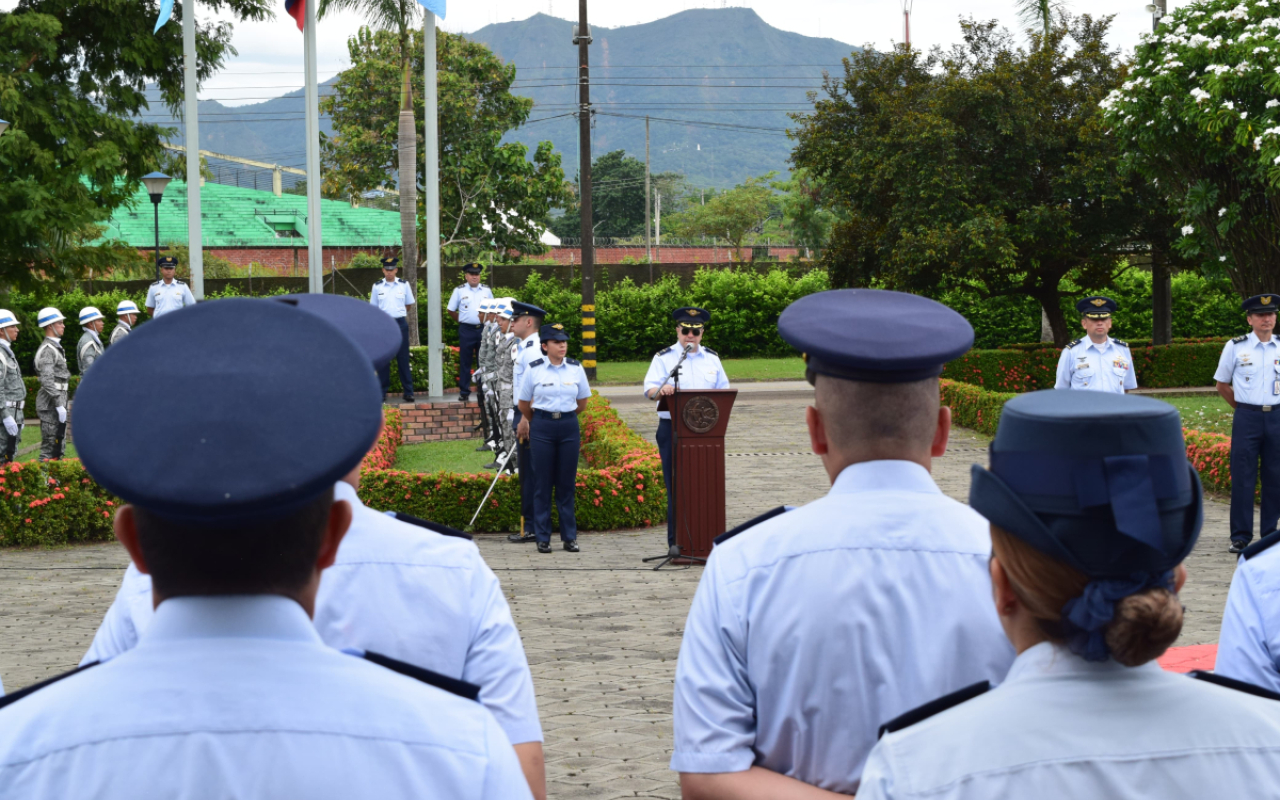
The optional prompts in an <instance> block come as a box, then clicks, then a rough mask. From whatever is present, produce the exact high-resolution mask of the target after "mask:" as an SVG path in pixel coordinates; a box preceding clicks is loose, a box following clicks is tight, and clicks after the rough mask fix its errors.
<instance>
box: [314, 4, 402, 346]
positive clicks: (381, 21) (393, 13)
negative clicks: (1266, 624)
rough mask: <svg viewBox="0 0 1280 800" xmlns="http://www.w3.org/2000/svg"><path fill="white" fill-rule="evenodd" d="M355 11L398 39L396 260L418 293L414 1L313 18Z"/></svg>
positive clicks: (335, 7)
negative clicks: (412, 42) (412, 50)
mask: <svg viewBox="0 0 1280 800" xmlns="http://www.w3.org/2000/svg"><path fill="white" fill-rule="evenodd" d="M330 10H332V11H357V12H359V13H361V14H363V15H364V17H365V19H367V20H368V21H369V24H370V25H371V26H373V27H375V28H381V29H382V30H387V31H392V32H394V33H395V34H396V35H397V36H398V38H399V39H400V67H401V72H402V73H403V75H404V81H403V83H402V85H401V87H400V118H399V127H398V137H397V142H396V151H397V168H398V175H399V184H400V186H399V189H400V260H401V261H402V262H403V267H404V273H403V274H404V279H405V280H406V281H408V283H409V286H411V287H413V291H414V292H415V293H416V292H417V291H418V287H417V284H418V131H417V125H416V124H415V120H414V118H413V92H412V89H411V88H410V82H409V76H410V73H409V66H410V63H411V61H412V59H411V55H412V54H411V53H410V35H409V32H410V31H411V30H412V29H413V28H414V25H415V24H416V22H417V17H418V13H419V12H418V3H417V2H416V0H320V5H319V7H318V8H317V9H316V16H317V17H318V18H320V19H323V18H324V15H325V14H326V13H327V12H328V11H330ZM408 323H409V343H410V344H414V345H416V344H418V316H417V315H416V314H410V315H409V319H408Z"/></svg>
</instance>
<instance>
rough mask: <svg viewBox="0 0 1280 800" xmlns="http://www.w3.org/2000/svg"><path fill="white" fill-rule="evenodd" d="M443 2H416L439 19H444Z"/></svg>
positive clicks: (432, 0) (438, 0)
mask: <svg viewBox="0 0 1280 800" xmlns="http://www.w3.org/2000/svg"><path fill="white" fill-rule="evenodd" d="M444 2H445V0H418V5H420V6H422V7H423V8H425V9H426V10H428V11H430V12H431V13H432V14H435V15H436V16H437V17H439V18H440V19H444Z"/></svg>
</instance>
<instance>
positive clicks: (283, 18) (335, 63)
mask: <svg viewBox="0 0 1280 800" xmlns="http://www.w3.org/2000/svg"><path fill="white" fill-rule="evenodd" d="M912 1H913V2H914V9H913V12H912V23H911V31H912V33H911V37H912V42H913V43H914V44H915V45H916V46H917V47H928V46H931V45H934V44H942V45H948V44H950V43H952V42H954V41H956V40H957V39H958V38H959V26H958V25H957V24H956V21H957V20H958V19H959V18H960V17H961V16H969V15H972V16H974V17H977V18H979V19H993V18H994V19H999V20H1000V21H1001V22H1002V23H1004V24H1005V25H1007V26H1009V27H1011V28H1016V27H1018V21H1017V17H1016V15H1015V13H1014V11H1013V8H1014V0H912ZM902 2H903V0H649V1H648V2H645V3H635V2H628V1H627V0H592V2H591V6H590V12H591V15H590V22H591V25H592V27H597V26H603V27H610V28H616V27H621V26H624V25H634V24H636V23H641V22H651V21H653V20H656V19H661V18H663V17H667V16H670V15H672V14H675V13H677V12H679V11H684V10H686V9H690V8H722V7H725V6H729V7H735V6H736V7H747V8H752V9H755V11H756V13H758V14H759V15H760V16H761V17H762V18H763V19H764V20H765V22H767V23H769V24H770V25H772V26H774V27H776V28H781V29H783V30H788V31H794V32H796V33H800V34H804V35H806V36H822V37H827V38H831V39H836V40H838V41H841V42H846V43H848V44H851V45H861V44H871V45H874V46H876V47H880V48H884V47H888V46H889V45H890V44H891V43H893V42H898V41H901V40H902ZM16 4H17V3H16V0H0V8H3V9H11V8H13V7H14V6H16ZM1145 4H1146V0H1070V8H1071V9H1072V10H1073V11H1076V12H1087V13H1090V14H1095V15H1103V14H1115V15H1116V20H1115V24H1114V26H1113V28H1112V43H1113V44H1114V45H1115V46H1117V47H1121V48H1124V49H1125V50H1132V49H1133V46H1134V45H1135V44H1136V43H1137V41H1138V37H1139V35H1141V34H1142V33H1143V32H1145V31H1150V30H1151V15H1150V14H1148V13H1147V12H1146V11H1144V10H1143V6H1144V5H1145ZM1183 5H1186V0H1170V2H1169V8H1170V9H1173V8H1177V7H1180V6H1183ZM448 7H449V14H448V16H447V18H446V19H445V20H444V21H443V22H442V23H441V24H442V26H443V27H444V28H445V29H446V30H449V31H452V32H462V33H467V32H470V31H474V30H476V29H478V28H482V27H484V26H485V25H488V24H491V23H494V22H510V21H513V20H519V19H526V18H528V17H529V16H531V15H533V14H535V13H538V12H541V13H545V14H551V15H552V16H557V17H561V18H563V19H566V20H568V19H570V18H572V19H574V20H576V19H577V12H578V3H577V0H472V1H471V2H467V0H448ZM170 24H174V25H176V24H178V23H177V22H176V21H175V22H173V23H170ZM360 24H361V18H360V16H359V15H356V14H342V15H334V16H332V17H328V18H326V19H325V20H324V21H322V22H321V23H320V24H319V28H318V33H317V36H318V42H319V45H320V56H319V70H320V79H321V80H325V79H327V78H330V77H332V76H333V75H334V74H335V73H337V72H338V71H340V70H342V69H343V68H344V67H345V66H347V64H348V59H347V47H346V41H347V37H348V36H350V35H351V33H352V32H353V31H354V30H355V29H356V28H357V27H359V25H360ZM568 31H569V25H568V23H567V22H566V26H565V47H566V48H567V47H571V46H572V45H570V43H569V32H568ZM233 43H234V45H235V47H236V49H237V50H238V51H239V53H240V54H239V56H237V57H235V58H233V59H230V60H229V61H228V62H227V64H226V67H225V69H224V70H223V71H222V72H221V73H219V74H218V75H217V76H216V77H215V78H214V79H213V80H211V81H210V82H209V84H208V86H206V87H203V88H202V90H201V95H200V96H201V99H217V100H220V101H222V102H224V103H226V104H227V105H242V104H245V103H254V102H259V101H260V100H265V99H269V98H271V97H275V96H278V95H281V94H284V93H286V92H288V91H290V90H293V89H297V88H300V87H301V86H302V49H303V47H302V33H301V32H300V31H298V29H297V28H296V27H294V22H293V19H292V18H290V17H289V16H287V15H286V14H285V13H284V0H280V2H279V10H278V12H277V16H276V19H275V20H273V21H269V22H262V23H237V24H236V27H235V36H234V40H233Z"/></svg>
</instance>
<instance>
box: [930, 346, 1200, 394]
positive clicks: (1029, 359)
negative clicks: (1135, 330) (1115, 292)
mask: <svg viewBox="0 0 1280 800" xmlns="http://www.w3.org/2000/svg"><path fill="white" fill-rule="evenodd" d="M1223 344H1224V343H1223V342H1222V341H1220V340H1219V341H1209V342H1200V343H1194V342H1189V343H1186V344H1168V345H1148V346H1146V347H1138V346H1133V345H1132V343H1131V347H1130V351H1131V352H1132V353H1133V362H1134V369H1135V370H1136V373H1137V374H1136V377H1137V379H1138V386H1139V387H1142V388H1145V389H1164V388H1178V387H1183V386H1212V385H1213V373H1214V370H1216V369H1217V367H1218V358H1219V356H1221V355H1222V347H1223ZM1061 352H1062V351H1061V350H1057V349H1053V348H1048V347H1045V348H1040V347H1036V348H1027V349H1004V350H970V351H969V352H968V353H966V354H965V355H963V356H961V357H960V358H958V359H956V360H955V361H952V362H951V363H950V364H948V365H947V367H946V369H945V370H943V373H942V374H943V376H944V377H947V378H951V379H953V380H957V381H963V382H965V383H971V384H973V385H975V386H981V387H983V388H986V389H992V390H994V391H998V392H1031V391H1035V390H1037V389H1052V388H1053V384H1054V382H1055V380H1056V378H1057V371H1058V358H1059V356H1060V355H1061Z"/></svg>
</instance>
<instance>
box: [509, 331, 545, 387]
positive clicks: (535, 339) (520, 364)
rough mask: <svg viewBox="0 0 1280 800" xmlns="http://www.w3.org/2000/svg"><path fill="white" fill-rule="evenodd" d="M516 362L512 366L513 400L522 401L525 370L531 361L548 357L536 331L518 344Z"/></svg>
mask: <svg viewBox="0 0 1280 800" xmlns="http://www.w3.org/2000/svg"><path fill="white" fill-rule="evenodd" d="M516 348H517V349H516V359H515V364H514V365H513V366H512V368H511V385H512V387H513V390H512V396H511V397H512V402H513V403H518V402H519V401H520V387H521V386H522V385H523V381H524V372H525V370H526V369H528V367H529V363H530V362H531V361H537V360H538V359H540V358H546V356H545V355H544V354H543V352H542V337H541V336H539V335H538V334H537V333H536V332H535V333H531V334H529V338H527V339H525V340H523V341H521V342H520V344H518V345H516Z"/></svg>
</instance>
